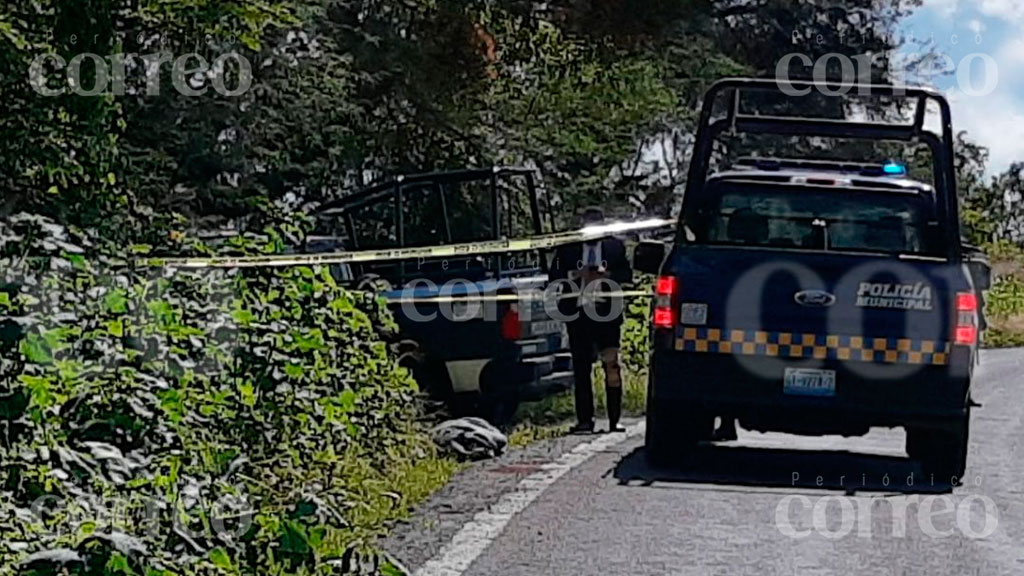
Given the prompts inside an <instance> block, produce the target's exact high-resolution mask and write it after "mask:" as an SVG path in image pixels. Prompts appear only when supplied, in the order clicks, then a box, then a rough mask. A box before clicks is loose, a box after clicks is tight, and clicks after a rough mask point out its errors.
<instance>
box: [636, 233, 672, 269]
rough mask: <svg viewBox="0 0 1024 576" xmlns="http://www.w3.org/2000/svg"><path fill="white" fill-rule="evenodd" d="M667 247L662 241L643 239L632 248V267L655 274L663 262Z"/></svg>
mask: <svg viewBox="0 0 1024 576" xmlns="http://www.w3.org/2000/svg"><path fill="white" fill-rule="evenodd" d="M666 252H667V249H666V247H665V244H664V243H663V242H655V241H653V240H645V241H643V242H641V243H640V244H637V246H636V249H634V250H633V269H634V270H636V271H637V272H643V273H644V274H651V275H654V276H657V275H658V273H659V272H661V265H662V264H663V263H664V262H665V255H666Z"/></svg>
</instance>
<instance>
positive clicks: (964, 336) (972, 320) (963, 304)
mask: <svg viewBox="0 0 1024 576" xmlns="http://www.w3.org/2000/svg"><path fill="white" fill-rule="evenodd" d="M953 336H954V341H955V343H956V344H958V345H961V346H973V345H975V344H976V343H977V342H978V296H977V294H974V293H973V292H960V293H958V294H957V295H956V330H955V331H954V334H953Z"/></svg>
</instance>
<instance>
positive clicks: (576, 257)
mask: <svg viewBox="0 0 1024 576" xmlns="http://www.w3.org/2000/svg"><path fill="white" fill-rule="evenodd" d="M581 220H582V222H581V224H582V226H583V227H589V226H596V225H600V224H601V223H602V222H603V221H604V212H603V211H602V210H601V209H600V208H587V209H586V210H585V211H584V212H583V215H582V218H581ZM550 276H551V280H552V281H558V280H561V281H563V282H562V288H563V289H562V290H561V295H560V299H559V301H558V310H559V312H561V313H562V315H563V316H564V317H565V318H566V319H567V322H566V327H567V329H568V332H569V351H570V352H571V354H572V364H573V372H574V380H575V385H574V391H575V395H576V425H575V426H574V427H573V429H572V431H573V432H574V433H577V434H582V433H591V432H593V431H594V388H593V383H592V382H591V372H592V369H593V366H594V360H595V359H596V358H597V357H600V359H601V363H602V366H603V367H604V374H605V392H606V397H607V399H608V401H607V405H608V430H609V431H610V432H621V431H622V430H623V429H622V428H621V427H619V418H620V417H621V416H622V369H621V366H620V364H619V348H620V342H621V339H622V334H621V330H622V322H623V313H622V311H623V298H622V296H621V295H619V296H613V295H608V293H609V292H613V291H616V292H617V291H620V290H622V286H623V285H624V284H627V283H629V282H632V280H633V269H632V267H631V266H630V264H629V259H628V258H627V257H626V245H625V244H624V243H623V242H622V240H620V239H618V238H612V237H609V238H604V239H598V240H594V241H592V242H586V243H579V244H569V245H566V246H561V247H559V248H558V250H557V251H556V252H555V258H554V261H553V262H552V265H551V272H550ZM566 281H567V282H566Z"/></svg>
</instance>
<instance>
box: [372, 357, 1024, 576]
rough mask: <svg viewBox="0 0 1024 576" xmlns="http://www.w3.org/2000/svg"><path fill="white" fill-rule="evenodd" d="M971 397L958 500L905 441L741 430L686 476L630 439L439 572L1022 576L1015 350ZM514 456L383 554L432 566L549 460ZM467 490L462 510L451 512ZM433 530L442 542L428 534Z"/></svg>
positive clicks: (988, 371) (471, 481)
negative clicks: (518, 481) (650, 459)
mask: <svg viewBox="0 0 1024 576" xmlns="http://www.w3.org/2000/svg"><path fill="white" fill-rule="evenodd" d="M975 399H976V400H977V401H978V402H980V403H981V404H982V405H983V407H982V408H980V409H977V410H975V412H974V415H973V421H972V437H971V449H970V457H969V461H968V473H967V475H966V479H965V482H964V484H963V485H961V486H958V487H956V488H952V487H950V486H949V485H948V484H946V485H942V484H941V483H938V482H936V483H935V484H934V485H932V484H931V482H930V481H929V479H928V478H926V477H924V476H923V473H922V471H921V468H920V465H919V464H918V463H916V462H913V461H910V460H908V459H907V458H906V455H905V453H904V450H903V441H904V433H903V431H902V430H900V429H897V430H872V432H871V433H870V434H869V435H868V436H865V437H861V438H839V437H825V438H809V437H800V436H790V435H785V434H758V433H752V432H745V431H741V432H740V439H739V440H738V441H737V442H729V443H721V444H716V445H713V446H707V447H705V448H703V449H702V451H701V455H700V457H699V458H698V461H697V464H696V465H695V466H694V467H692V468H688V469H686V470H685V471H683V470H672V469H652V468H650V467H649V466H648V465H647V464H646V463H645V461H644V457H643V446H642V437H640V436H635V437H632V438H630V439H628V440H626V441H624V442H621V443H619V444H617V445H614V446H611V447H609V448H607V449H605V450H602V451H600V452H599V453H597V454H595V455H594V456H593V457H591V458H590V459H589V460H586V461H585V462H583V463H582V464H579V465H577V466H575V467H572V468H571V469H569V470H568V471H566V472H565V473H564V474H563V475H561V476H559V477H558V479H557V480H555V481H554V482H553V483H551V484H550V485H549V486H547V487H546V488H545V489H544V490H543V491H541V492H540V493H539V494H537V495H536V497H535V498H533V499H532V500H530V501H529V504H528V505H526V506H525V508H524V509H522V510H520V511H517V512H516V513H515V514H514V515H512V516H511V518H510V519H508V520H507V523H505V524H504V525H503V526H502V528H503V529H502V530H500V531H495V533H494V534H489V535H484V536H483V537H484V538H486V540H487V545H486V548H484V549H483V550H482V551H480V553H479V554H478V555H475V556H473V560H472V562H470V563H469V564H468V567H464V568H459V569H458V570H457V571H455V572H451V571H449V572H448V573H458V574H466V575H467V576H468V575H472V576H493V575H509V576H519V575H521V576H539V575H577V574H584V575H588V574H599V575H603V576H612V575H619V574H622V575H627V574H628V575H630V576H636V575H640V574H652V575H654V574H657V575H659V576H660V575H666V574H673V575H676V574H694V575H701V576H704V575H710V574H722V575H730V576H735V575H742V574H751V575H755V574H756V575H758V576H762V575H776V574H778V575H782V574H785V575H787V576H788V575H801V576H802V575H832V574H835V575H840V574H842V575H850V574H856V575H871V576H884V575H918V574H920V575H924V574H928V575H933V574H941V575H946V574H948V575H956V576H963V575H983V576H993V575H1003V574H1006V575H1010V574H1013V575H1019V574H1024V483H1022V479H1024V474H1022V473H1024V459H1022V456H1024V454H1021V453H1020V447H1021V445H1022V438H1024V420H1022V408H1024V350H1005V351H992V352H986V353H984V355H983V363H982V368H981V370H980V372H979V373H978V374H977V380H976V391H975ZM560 442H562V444H560V445H559V446H556V447H550V446H549V447H548V448H547V450H549V453H548V455H547V456H548V457H549V458H554V457H555V456H556V454H554V453H551V452H556V451H558V450H562V451H565V450H568V449H571V447H572V446H571V444H566V442H568V441H564V440H563V441H560ZM533 450H535V451H536V450H543V449H540V448H534V449H533ZM516 458H518V459H519V460H520V461H525V462H527V465H526V469H525V470H520V468H522V465H516V464H511V465H510V464H508V463H507V462H505V463H498V464H496V465H491V466H490V467H483V468H480V469H478V470H475V471H472V472H470V473H468V474H467V475H465V476H464V477H463V478H462V479H461V480H459V482H457V483H456V485H453V486H452V487H450V489H449V491H448V492H447V493H446V494H441V495H439V497H438V499H436V500H435V501H433V503H432V504H428V506H426V507H425V509H424V512H423V515H424V516H423V517H421V518H420V521H421V522H426V523H417V522H413V523H410V524H409V525H408V526H407V527H406V529H405V532H404V534H403V535H402V536H401V538H400V540H397V541H395V542H393V543H392V550H395V552H396V555H397V556H399V558H404V559H405V560H406V561H408V562H410V563H411V565H410V568H412V569H415V568H417V567H419V566H422V562H423V560H425V559H426V558H428V557H435V556H436V555H438V554H439V553H440V551H439V549H438V545H436V544H425V543H424V542H425V540H430V539H431V538H434V539H442V540H443V539H445V538H450V537H451V534H452V532H453V531H454V529H455V528H456V526H454V525H455V524H461V523H462V522H463V521H468V518H469V517H471V514H470V510H469V509H468V508H471V507H473V506H475V507H478V508H479V507H480V506H482V505H484V503H485V501H486V499H487V498H486V496H484V495H488V494H490V495H492V497H494V498H496V497H497V496H499V495H500V494H501V493H502V492H504V493H506V494H507V493H508V491H509V490H512V489H513V488H512V486H513V485H514V480H515V478H516V477H517V476H516V475H515V473H517V472H522V473H523V474H525V473H526V472H528V471H529V470H530V468H529V465H530V464H531V463H532V464H535V465H540V463H542V462H543V461H544V460H545V458H544V455H543V454H540V455H538V454H537V453H533V454H525V455H519V456H517V457H516ZM538 458H540V459H539V460H538ZM499 465H500V466H499ZM495 466H499V467H498V468H495ZM517 466H518V467H517ZM509 470H511V471H512V473H513V474H512V477H511V479H509V478H507V477H508V476H509ZM911 476H913V478H912V483H913V486H908V484H910V483H911ZM819 477H820V478H819ZM474 491H475V492H476V494H477V497H476V498H475V500H474V501H473V502H472V503H466V504H465V505H464V506H460V505H458V504H451V502H452V501H453V500H454V501H457V500H458V499H459V498H460V497H461V498H464V497H465V494H467V493H472V492H474ZM471 500H472V499H471ZM445 502H447V508H446V509H444V510H442V511H441V512H440V513H439V512H438V507H439V506H440V507H441V508H445ZM452 514H454V515H452ZM460 515H461V516H460ZM425 517H431V519H430V520H423V518H425ZM478 517H479V516H478ZM438 518H442V519H443V518H447V519H448V521H449V524H451V526H449V529H448V530H439V529H436V527H437V526H438V525H439V524H438ZM442 522H443V520H442ZM428 526H429V527H428ZM430 527H433V528H430ZM449 545H450V544H449ZM414 550H415V551H414Z"/></svg>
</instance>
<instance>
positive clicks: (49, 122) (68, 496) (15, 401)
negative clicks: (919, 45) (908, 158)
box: [0, 0, 1024, 576]
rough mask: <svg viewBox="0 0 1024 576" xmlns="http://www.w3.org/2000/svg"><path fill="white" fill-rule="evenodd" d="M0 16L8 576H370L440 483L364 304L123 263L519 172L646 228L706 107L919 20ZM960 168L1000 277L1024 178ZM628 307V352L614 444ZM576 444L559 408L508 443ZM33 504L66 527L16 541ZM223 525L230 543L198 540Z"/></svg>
mask: <svg viewBox="0 0 1024 576" xmlns="http://www.w3.org/2000/svg"><path fill="white" fill-rule="evenodd" d="M0 4H2V6H3V10H0V97H2V98H3V101H4V109H3V110H2V111H0V181H3V182H4V189H3V192H2V194H0V275H2V276H3V277H2V281H3V285H2V286H0V427H2V430H0V574H15V573H26V574H27V573H33V572H34V573H38V574H44V573H55V572H57V573H59V570H58V569H57V568H56V567H57V566H63V568H64V569H65V570H66V571H67V572H68V573H77V574H90V575H93V574H104V573H106V574H115V573H128V574H146V575H147V576H150V575H161V576H163V575H169V574H173V575H181V576H185V575H189V576H191V575H196V574H243V573H244V574H252V573H260V574H264V573H266V574H305V573H309V574H312V573H332V574H337V573H340V574H346V573H354V572H360V571H369V572H372V571H383V572H386V571H387V569H386V564H385V563H384V562H383V561H381V562H377V561H376V560H375V555H374V553H373V552H372V540H373V538H374V537H375V536H376V535H378V534H380V533H382V532H383V531H384V530H386V526H387V524H388V522H390V521H392V520H393V519H395V518H396V517H399V516H401V515H402V514H403V513H404V512H405V510H407V509H408V507H409V506H410V504H411V503H413V502H415V501H416V500H418V499H419V498H422V497H423V496H425V495H426V494H427V493H428V492H429V491H430V490H432V489H433V488H434V487H436V486H438V485H439V484H440V483H442V482H443V481H444V480H445V479H446V478H447V476H448V475H449V474H450V473H451V472H452V470H453V466H454V464H453V463H452V462H450V461H448V460H446V459H444V458H441V457H439V456H438V455H437V454H435V453H434V451H433V448H432V446H431V445H430V444H429V443H428V442H427V441H426V436H425V434H423V431H422V430H420V429H419V427H418V425H417V424H416V419H417V416H418V414H417V408H416V405H415V401H414V395H415V391H416V387H415V383H414V382H413V381H412V380H411V379H410V378H409V375H408V374H407V373H406V372H405V371H404V370H403V369H401V368H399V367H397V366H396V365H395V363H394V359H393V357H392V355H391V353H390V351H389V349H388V345H387V342H388V341H389V338H390V334H389V331H391V330H393V324H392V323H391V321H390V319H389V318H388V315H387V313H386V311H384V310H383V309H382V308H381V306H380V304H379V303H378V302H376V301H374V300H372V299H370V298H368V297H366V296H364V295H361V294H356V293H352V292H349V291H347V290H345V289H343V288H341V287H339V286H338V285H337V284H336V283H335V282H334V280H333V279H332V278H331V277H330V275H328V274H327V273H326V271H324V270H322V269H315V268H302V267H296V268H292V269H282V270H273V271H268V270H258V271H253V270H248V271H238V270H233V271H226V272H223V273H210V272H202V273H200V272H186V271H182V270H160V269H140V268H133V267H131V266H130V265H125V264H124V263H123V262H119V261H118V260H120V259H122V257H124V256H126V255H132V254H140V255H142V254H155V255H167V254H172V255H182V254H195V253H200V254H208V253H213V252H214V251H215V250H217V251H221V252H223V253H231V254H247V253H261V254H266V253H276V252H280V251H283V250H287V249H288V248H289V247H290V246H294V245H296V244H298V243H299V241H300V240H301V238H302V235H303V231H304V228H303V224H302V222H301V218H298V216H300V215H301V213H302V212H303V210H304V208H305V207H306V206H308V205H309V204H310V203H314V202H318V201H322V200H327V199H333V198H337V197H340V196H342V195H344V194H346V193H347V192H348V191H350V190H351V189H352V188H353V187H357V186H360V185H363V184H366V183H368V181H370V180H375V179H378V178H382V177H386V176H393V175H395V174H401V173H408V172H422V171H429V170H433V169H441V168H461V167H464V166H467V165H471V166H487V165H490V164H510V163H514V164H525V165H529V166H536V167H538V168H539V169H541V171H542V172H543V174H544V175H545V178H546V179H547V181H548V185H549V190H550V192H551V194H552V197H553V199H554V200H555V201H556V203H557V204H559V206H558V208H559V212H560V213H562V214H566V215H569V214H571V212H572V210H573V209H574V208H575V207H578V206H581V205H586V204H595V203H597V204H602V205H605V206H608V207H609V208H610V210H609V212H623V213H633V212H636V211H644V212H646V213H651V214H668V213H670V212H671V211H672V209H673V206H674V204H675V203H676V201H677V199H678V192H679V190H680V188H681V186H682V185H683V184H684V175H685V169H684V168H685V165H686V161H687V154H688V149H689V144H690V142H691V140H692V129H693V121H694V114H695V109H696V106H695V104H696V102H697V99H698V98H699V95H700V94H701V93H702V92H703V91H704V89H705V88H706V87H707V86H708V85H709V84H710V83H711V82H712V81H714V80H716V79H718V78H719V77H721V76H725V75H732V74H752V75H770V74H772V73H773V72H774V69H775V64H776V62H778V60H779V58H780V57H781V56H783V55H785V54H787V53H789V52H793V51H795V50H796V51H801V52H806V53H807V54H809V55H810V56H811V57H812V59H813V58H816V57H817V56H820V55H824V54H828V53H832V52H838V53H843V54H850V55H853V54H855V53H863V52H868V51H870V52H873V53H875V54H884V53H887V51H889V50H890V49H891V48H893V46H892V45H891V42H892V40H891V35H890V34H888V33H889V32H890V31H891V30H892V27H893V26H894V25H895V22H896V21H897V20H898V18H900V17H901V16H903V15H905V14H906V13H907V11H909V10H911V9H913V7H914V6H916V5H919V4H920V2H919V1H909V2H908V1H906V0H885V1H882V2H879V1H878V0H855V1H852V2H846V3H844V6H845V8H838V7H834V6H831V5H828V6H826V5H825V4H828V3H822V2H818V1H815V0H799V1H795V2H794V1H787V2H782V1H781V0H769V1H762V2H743V1H732V0H729V1H726V0H721V1H720V0H640V1H637V0H608V1H602V2H581V1H578V0H556V1H553V2H543V3H538V2H525V1H521V0H512V1H508V2H500V3H499V2H487V1H483V0H470V1H465V0H401V1H400V0H374V1H359V0H227V1H213V0H159V1H157V0H139V1H136V2H126V1H123V0H35V1H33V2H24V1H22V0H0ZM851 30H857V33H858V38H857V42H855V43H851V42H850V41H849V40H850V39H849V37H848V36H846V37H844V33H845V32H848V31H851ZM83 53H92V54H96V55H97V56H100V57H108V56H111V55H130V54H134V55H136V59H135V60H134V61H132V62H129V64H128V66H127V67H126V73H127V77H126V78H125V89H124V90H123V91H121V92H115V91H113V90H108V91H100V93H99V94H97V95H94V96H82V95H79V94H76V93H75V92H74V91H73V90H72V88H73V87H72V86H70V85H69V84H68V82H67V77H66V76H67V74H66V69H65V68H61V67H58V66H55V65H54V62H56V61H57V60H56V59H55V58H54V57H59V58H60V59H62V60H63V61H64V62H70V61H72V60H74V59H75V57H76V56H79V55H81V54H83ZM161 53H163V54H167V55H170V56H172V57H180V56H183V55H185V54H195V55H197V56H202V57H203V58H204V59H205V60H207V61H208V62H213V61H215V60H217V59H218V58H219V57H221V56H224V55H228V54H230V55H234V56H237V57H238V60H240V61H244V62H247V63H249V64H250V65H251V66H250V68H249V70H248V71H249V72H250V73H251V75H252V85H251V88H250V89H249V90H247V91H244V93H242V94H239V95H238V96H235V97H225V96H223V95H222V94H220V93H218V92H217V91H215V90H211V89H210V88H211V87H212V86H213V83H214V81H215V80H224V82H225V83H226V84H228V85H231V86H236V85H238V84H239V82H240V81H241V76H242V75H243V74H244V73H245V70H243V69H242V68H241V67H240V66H236V67H230V68H228V69H226V71H220V70H213V69H211V70H208V71H206V72H196V73H193V74H188V75H184V76H187V78H186V80H187V82H188V85H189V86H191V88H193V89H194V90H197V91H200V92H203V93H202V94H197V95H188V94H184V93H182V92H181V91H179V90H178V89H177V88H176V87H175V85H174V80H175V79H176V75H175V74H174V72H173V66H172V65H171V64H170V63H167V64H165V65H164V66H162V67H160V68H159V69H158V72H157V73H156V74H155V75H150V74H147V72H146V70H145V69H144V68H143V67H142V64H141V62H140V60H139V58H141V57H142V56H145V55H153V54H161ZM40 58H43V59H44V60H47V59H48V60H47V61H48V62H49V63H48V64H45V65H44V66H43V67H42V68H41V70H40V72H42V80H41V82H37V83H36V84H33V83H32V82H30V81H29V80H30V74H29V71H30V70H33V64H34V63H36V62H37V61H38V60H39V59H40ZM129 60H131V59H130V58H129ZM108 62H109V60H108ZM883 64H884V62H883ZM886 72H887V71H886V70H885V69H884V67H882V68H879V69H878V70H876V71H874V73H873V76H874V77H875V79H877V80H884V78H885V75H886ZM82 76H83V77H82V78H81V83H80V85H78V86H77V87H78V88H83V89H88V88H91V87H94V86H95V84H96V82H97V80H98V79H101V78H100V76H101V75H100V74H99V73H98V71H97V70H96V68H95V67H93V66H90V65H89V64H88V63H86V64H85V65H83V67H82ZM177 80H179V81H180V80H182V78H177ZM151 84H156V85H158V86H160V88H161V90H159V93H154V91H153V90H150V89H149V88H150V85H151ZM41 88H45V89H48V90H55V91H57V92H58V93H57V94H55V95H52V96H44V95H42V94H41V93H40V89H41ZM958 150H959V152H958V168H959V170H960V176H961V188H962V194H963V195H964V198H965V203H966V204H967V209H966V210H965V220H966V221H967V222H968V224H969V228H968V232H969V234H970V235H971V238H972V239H973V240H975V241H976V242H978V243H979V244H985V245H988V246H993V247H994V248H993V250H996V249H997V248H998V250H1002V251H1004V252H1005V251H1006V250H1007V248H1006V246H1010V245H1014V244H1018V243H1019V242H1020V240H1021V239H1020V233H1021V231H1020V226H1019V222H1018V221H1019V219H1020V214H1019V209H1018V206H1017V203H1019V198H1020V194H1021V193H1022V188H1021V178H1020V173H1021V171H1022V170H1021V167H1020V166H1015V167H1014V169H1013V170H1011V171H1010V172H1008V173H1007V174H1005V175H1002V176H1000V177H999V178H997V179H996V180H995V181H993V182H987V181H986V178H984V165H985V152H984V150H983V149H981V148H979V147H977V146H974V145H972V144H971V143H970V142H969V140H968V139H967V138H966V137H964V138H961V139H960V142H959V144H958ZM293 216H294V217H295V218H293ZM225 227H227V228H229V229H231V230H232V231H233V232H237V233H238V234H237V236H236V237H233V238H231V239H229V240H225V242H224V245H223V246H219V247H217V248H213V247H210V246H206V245H204V244H202V243H201V242H198V241H196V240H195V239H194V238H195V237H196V236H197V234H196V233H197V232H204V231H209V230H210V229H216V230H222V229H224V228H225ZM83 230H88V232H84V231H83ZM994 253H995V252H994ZM1011 260H1012V259H1011ZM1003 276H1005V275H1003ZM1014 278H1015V279H1009V280H1005V281H1003V282H1001V283H1000V284H999V285H998V286H997V287H996V288H995V289H994V290H993V295H992V297H991V298H990V301H989V305H990V310H991V311H993V314H994V318H995V320H994V324H995V326H996V330H993V332H992V333H991V335H990V343H992V342H996V341H998V342H1004V341H1005V342H1012V341H1018V342H1019V340H1012V338H1016V336H1013V334H1018V333H1024V330H1021V329H1020V327H1019V325H1017V324H1014V322H1015V321H1014V320H1013V318H1016V317H1019V311H1020V296H1019V294H1020V292H1019V278H1020V275H1019V274H1018V275H1017V276H1015V277H1014ZM647 306H648V303H647V302H646V301H644V300H638V301H636V302H634V303H633V304H632V305H631V309H630V317H629V319H628V321H627V323H626V327H625V329H624V350H623V354H624V362H625V364H626V381H625V384H626V395H625V400H626V407H627V410H628V411H630V412H634V413H638V412H639V411H641V410H642V408H643V404H644V402H643V398H644V394H645V380H646V377H645V373H644V367H645V365H646V354H647V353H646V345H647V333H646V329H647ZM1004 316H1005V318H1003V317H1004ZM1015 331H1016V332H1015ZM1003 334H1007V335H1008V336H1006V337H1004V336H1003ZM600 395H601V390H598V396H599V401H600ZM569 414H571V400H570V399H569V398H567V397H559V398H556V399H552V400H550V401H549V402H545V403H540V404H537V405H533V406H529V407H524V409H523V411H522V413H521V417H522V418H523V419H524V420H525V421H529V422H532V423H535V424H538V423H539V424H543V425H545V426H547V425H549V424H551V423H554V422H560V421H561V420H562V418H563V417H565V416H567V415H569ZM547 433H549V432H547V431H545V429H542V428H536V427H533V428H529V427H524V428H522V429H521V430H520V431H519V432H517V433H516V434H518V436H516V438H519V439H520V441H525V440H528V439H530V438H537V437H540V436H543V435H544V434H547ZM514 441H516V440H515V438H514ZM41 497H50V498H51V500H48V501H47V502H51V501H52V502H53V503H58V504H59V506H58V508H59V509H55V510H53V511H52V513H49V514H44V515H42V516H41V517H40V516H39V515H37V514H34V513H33V512H32V510H31V506H32V504H33V503H34V502H37V501H38V500H39V498H41ZM104 502H119V503H122V504H123V509H122V510H121V511H119V512H118V513H117V514H109V513H108V511H107V510H106V509H105V508H104V506H102V505H101V504H103V503H104ZM154 503H160V504H161V506H155V505H154ZM214 503H221V504H230V506H228V508H229V510H228V511H227V512H224V511H217V510H214V508H213V507H212V505H213V504H214ZM48 505H49V504H48ZM151 505H153V506H151ZM220 516H227V517H228V518H225V519H224V521H225V522H226V523H227V525H228V526H229V527H237V526H238V523H239V522H242V521H243V520H244V521H246V522H248V527H247V528H245V530H240V532H239V533H238V534H234V532H233V531H232V530H229V531H228V532H229V533H230V534H229V535H228V536H225V537H224V538H217V537H215V536H213V535H212V531H211V528H213V527H214V525H215V524H217V520H218V519H219V517H220ZM148 520H153V521H152V522H148ZM57 528H60V530H57ZM47 550H48V551H50V552H49V553H46V554H44V555H42V556H35V557H33V556H32V555H33V554H36V553H40V552H44V551H47ZM29 558H33V561H31V562H27V563H26V561H27V559H29Z"/></svg>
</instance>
